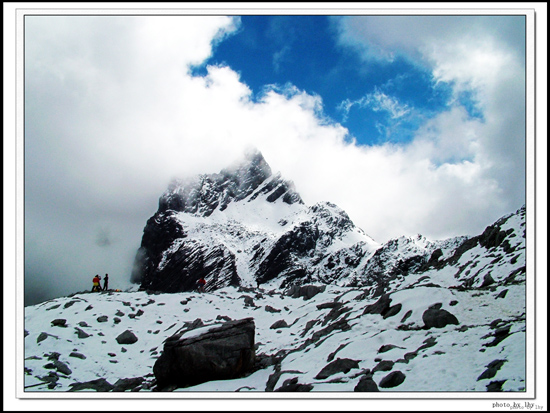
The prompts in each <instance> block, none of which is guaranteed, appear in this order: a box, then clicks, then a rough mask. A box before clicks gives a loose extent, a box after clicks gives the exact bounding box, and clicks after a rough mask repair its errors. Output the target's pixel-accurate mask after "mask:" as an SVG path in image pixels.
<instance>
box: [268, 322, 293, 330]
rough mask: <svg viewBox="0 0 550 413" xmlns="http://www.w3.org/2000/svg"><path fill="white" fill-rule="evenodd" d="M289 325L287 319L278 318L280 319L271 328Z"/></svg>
mask: <svg viewBox="0 0 550 413" xmlns="http://www.w3.org/2000/svg"><path fill="white" fill-rule="evenodd" d="M288 327H289V325H288V324H287V323H286V321H285V320H278V321H275V322H274V323H273V324H272V325H271V327H269V328H270V329H272V330H276V329H278V328H288Z"/></svg>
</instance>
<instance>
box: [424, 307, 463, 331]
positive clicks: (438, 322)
mask: <svg viewBox="0 0 550 413" xmlns="http://www.w3.org/2000/svg"><path fill="white" fill-rule="evenodd" d="M422 321H424V325H425V328H433V327H435V328H443V327H445V326H446V325H448V324H458V320H457V318H456V317H455V316H454V315H453V314H451V313H449V312H448V311H447V310H443V309H436V308H428V309H427V310H426V311H424V314H422Z"/></svg>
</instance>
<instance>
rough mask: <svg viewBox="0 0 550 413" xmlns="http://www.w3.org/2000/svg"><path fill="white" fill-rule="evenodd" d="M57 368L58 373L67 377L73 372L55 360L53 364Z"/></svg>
mask: <svg viewBox="0 0 550 413" xmlns="http://www.w3.org/2000/svg"><path fill="white" fill-rule="evenodd" d="M53 364H54V366H55V368H56V369H57V371H58V372H60V373H63V374H65V375H66V376H68V375H70V374H71V373H72V372H73V371H72V370H71V369H70V368H69V367H68V366H67V365H66V364H65V363H63V362H62V361H59V360H55V361H54V362H53Z"/></svg>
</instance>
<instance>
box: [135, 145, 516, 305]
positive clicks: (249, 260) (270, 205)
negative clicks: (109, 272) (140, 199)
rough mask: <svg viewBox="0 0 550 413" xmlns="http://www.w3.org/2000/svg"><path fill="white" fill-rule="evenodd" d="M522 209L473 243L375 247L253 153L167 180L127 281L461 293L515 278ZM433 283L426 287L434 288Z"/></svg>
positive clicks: (415, 241)
mask: <svg viewBox="0 0 550 413" xmlns="http://www.w3.org/2000/svg"><path fill="white" fill-rule="evenodd" d="M524 254H525V206H523V207H522V208H520V209H519V210H517V211H516V212H515V213H512V214H509V215H507V216H504V217H502V218H501V219H499V220H497V221H496V222H495V223H494V224H492V225H489V226H488V227H487V228H486V229H485V231H484V232H483V233H482V234H480V235H477V236H472V237H468V236H460V237H455V238H450V239H447V240H443V241H430V240H428V239H426V238H425V237H424V236H422V235H417V236H414V237H405V236H402V237H399V238H396V239H392V240H389V241H388V242H386V243H385V244H379V243H377V242H375V241H374V240H373V239H372V238H371V237H369V236H368V235H367V234H366V233H365V232H364V231H363V230H361V229H360V228H358V227H357V226H355V224H354V223H353V222H352V220H351V219H350V217H349V216H348V215H347V214H346V212H345V211H343V210H342V209H341V208H339V207H338V206H336V205H334V204H332V203H330V202H321V203H317V204H315V205H313V206H308V205H306V204H305V203H304V202H303V200H302V198H301V197H300V195H299V193H298V192H297V191H296V189H295V187H294V184H293V183H292V182H291V181H288V180H285V179H283V178H282V177H281V174H280V173H275V174H274V173H273V172H272V170H271V168H270V166H269V165H268V164H267V162H266V161H265V159H264V157H263V156H262V154H261V153H260V152H258V151H251V152H249V153H248V154H247V155H246V157H245V159H244V161H243V162H241V163H238V164H236V165H234V166H232V167H230V168H227V169H223V170H222V171H221V172H219V173H216V174H210V175H199V176H197V177H194V178H191V179H187V180H174V181H173V182H172V183H171V184H170V187H169V188H168V189H167V191H166V192H165V193H164V194H163V195H162V196H161V197H160V200H159V209H158V211H157V212H156V213H155V214H154V215H153V216H152V217H151V218H150V219H149V220H148V221H147V224H146V226H145V229H144V233H143V238H142V243H141V247H140V248H139V250H138V252H137V255H136V259H135V264H134V270H133V273H132V281H133V282H135V283H139V284H140V288H141V289H142V290H146V291H157V292H168V293H174V292H185V291H192V290H194V289H195V288H196V281H197V280H198V279H199V278H200V277H204V278H205V279H206V282H207V284H206V290H207V291H214V290H217V289H219V288H223V287H227V286H241V287H254V288H256V287H257V286H259V285H261V286H262V287H263V288H273V289H278V290H286V291H288V290H290V289H292V288H294V287H299V286H304V285H308V284H317V285H319V284H321V285H337V286H342V287H366V288H368V289H367V290H366V291H365V297H366V298H375V297H381V296H383V295H384V294H386V293H388V292H390V291H395V290H396V289H400V288H412V287H413V286H422V285H430V284H431V285H434V284H435V283H436V282H437V285H438V286H446V287H448V288H459V289H470V288H478V287H486V286H489V285H491V284H500V283H504V284H508V283H514V282H522V280H524V279H525V272H526V270H525V256H524ZM434 280H436V281H434Z"/></svg>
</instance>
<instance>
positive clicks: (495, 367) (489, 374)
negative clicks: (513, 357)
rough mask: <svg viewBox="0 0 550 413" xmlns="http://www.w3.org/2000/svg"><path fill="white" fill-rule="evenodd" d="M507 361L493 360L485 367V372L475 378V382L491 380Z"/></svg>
mask: <svg viewBox="0 0 550 413" xmlns="http://www.w3.org/2000/svg"><path fill="white" fill-rule="evenodd" d="M507 361H508V360H493V361H491V362H490V363H489V364H488V365H487V366H485V367H488V368H487V370H485V371H484V372H483V373H481V375H480V376H479V377H478V378H477V381H480V380H483V379H492V378H493V377H495V375H496V374H497V371H499V370H500V368H501V367H502V366H503V365H504V363H506V362H507Z"/></svg>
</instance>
